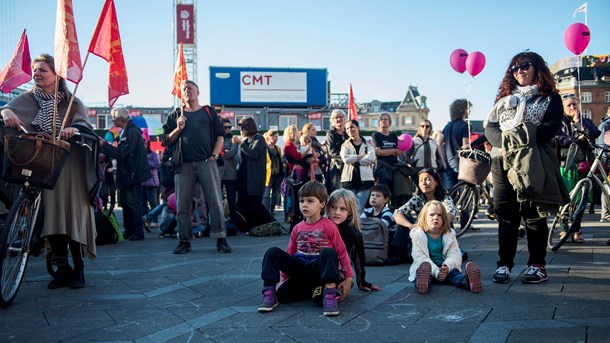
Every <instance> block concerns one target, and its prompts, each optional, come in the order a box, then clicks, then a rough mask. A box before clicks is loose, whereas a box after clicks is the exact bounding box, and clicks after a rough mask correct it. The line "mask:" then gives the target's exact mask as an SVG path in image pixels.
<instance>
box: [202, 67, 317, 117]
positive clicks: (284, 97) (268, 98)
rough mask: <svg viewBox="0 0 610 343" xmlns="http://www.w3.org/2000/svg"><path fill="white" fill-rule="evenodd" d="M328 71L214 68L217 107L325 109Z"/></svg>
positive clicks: (212, 95) (212, 97) (213, 94)
mask: <svg viewBox="0 0 610 343" xmlns="http://www.w3.org/2000/svg"><path fill="white" fill-rule="evenodd" d="M327 80H328V72H327V70H326V69H297V68H295V69H292V68H254V67H248V68H246V67H210V102H211V104H212V105H213V106H244V107H246V106H253V107H257V106H281V107H301V108H302V107H324V106H326V104H327V93H328V91H327V87H328V86H327V85H328V82H327Z"/></svg>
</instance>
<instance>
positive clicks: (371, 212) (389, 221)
mask: <svg viewBox="0 0 610 343" xmlns="http://www.w3.org/2000/svg"><path fill="white" fill-rule="evenodd" d="M390 196H391V192H390V189H389V188H388V186H386V185H384V184H382V183H378V184H376V185H375V186H373V188H371V195H370V196H369V205H371V207H369V208H365V209H364V211H363V212H362V214H361V215H360V218H379V219H381V220H382V221H383V222H384V223H385V225H386V226H387V227H388V232H390V234H391V235H392V234H393V233H394V231H396V226H395V225H394V224H396V222H395V221H394V216H393V215H392V210H391V209H390V207H388V202H390Z"/></svg>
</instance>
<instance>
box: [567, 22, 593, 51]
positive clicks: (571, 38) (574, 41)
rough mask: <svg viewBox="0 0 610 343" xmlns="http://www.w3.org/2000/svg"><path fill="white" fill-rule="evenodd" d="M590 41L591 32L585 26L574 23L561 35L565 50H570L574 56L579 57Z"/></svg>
mask: <svg viewBox="0 0 610 343" xmlns="http://www.w3.org/2000/svg"><path fill="white" fill-rule="evenodd" d="M590 41H591V31H589V28H588V27H587V25H585V24H583V23H574V24H572V25H570V26H568V28H567V29H566V32H565V33H564V34H563V42H564V43H565V45H566V48H568V50H570V51H571V52H572V53H573V54H574V55H580V54H581V53H582V52H583V51H585V49H587V46H588V45H589V42H590Z"/></svg>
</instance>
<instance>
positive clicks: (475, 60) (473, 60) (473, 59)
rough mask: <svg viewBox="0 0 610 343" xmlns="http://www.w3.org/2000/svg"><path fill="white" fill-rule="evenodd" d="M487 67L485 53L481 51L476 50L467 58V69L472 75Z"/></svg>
mask: <svg viewBox="0 0 610 343" xmlns="http://www.w3.org/2000/svg"><path fill="white" fill-rule="evenodd" d="M483 68H485V55H483V53H482V52H480V51H475V52H473V53H472V54H470V55H468V58H466V70H468V73H469V74H470V75H472V76H473V77H474V76H477V75H479V73H480V72H482V71H483Z"/></svg>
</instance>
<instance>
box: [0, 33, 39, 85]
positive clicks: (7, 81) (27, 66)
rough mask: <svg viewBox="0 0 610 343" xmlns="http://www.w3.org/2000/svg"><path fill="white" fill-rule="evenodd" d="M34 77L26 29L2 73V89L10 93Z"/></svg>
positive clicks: (0, 77)
mask: <svg viewBox="0 0 610 343" xmlns="http://www.w3.org/2000/svg"><path fill="white" fill-rule="evenodd" d="M31 79H32V58H31V57H30V45H29V44H28V36H27V35H26V34H25V30H23V33H22V34H21V39H19V43H17V47H16V48H15V52H14V53H13V57H12V58H11V61H10V62H9V64H8V65H7V66H6V68H4V70H3V71H2V73H1V74H0V91H2V92H4V93H8V92H10V91H12V90H13V89H15V88H17V87H19V86H21V85H22V84H24V83H26V82H28V81H30V80H31Z"/></svg>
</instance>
